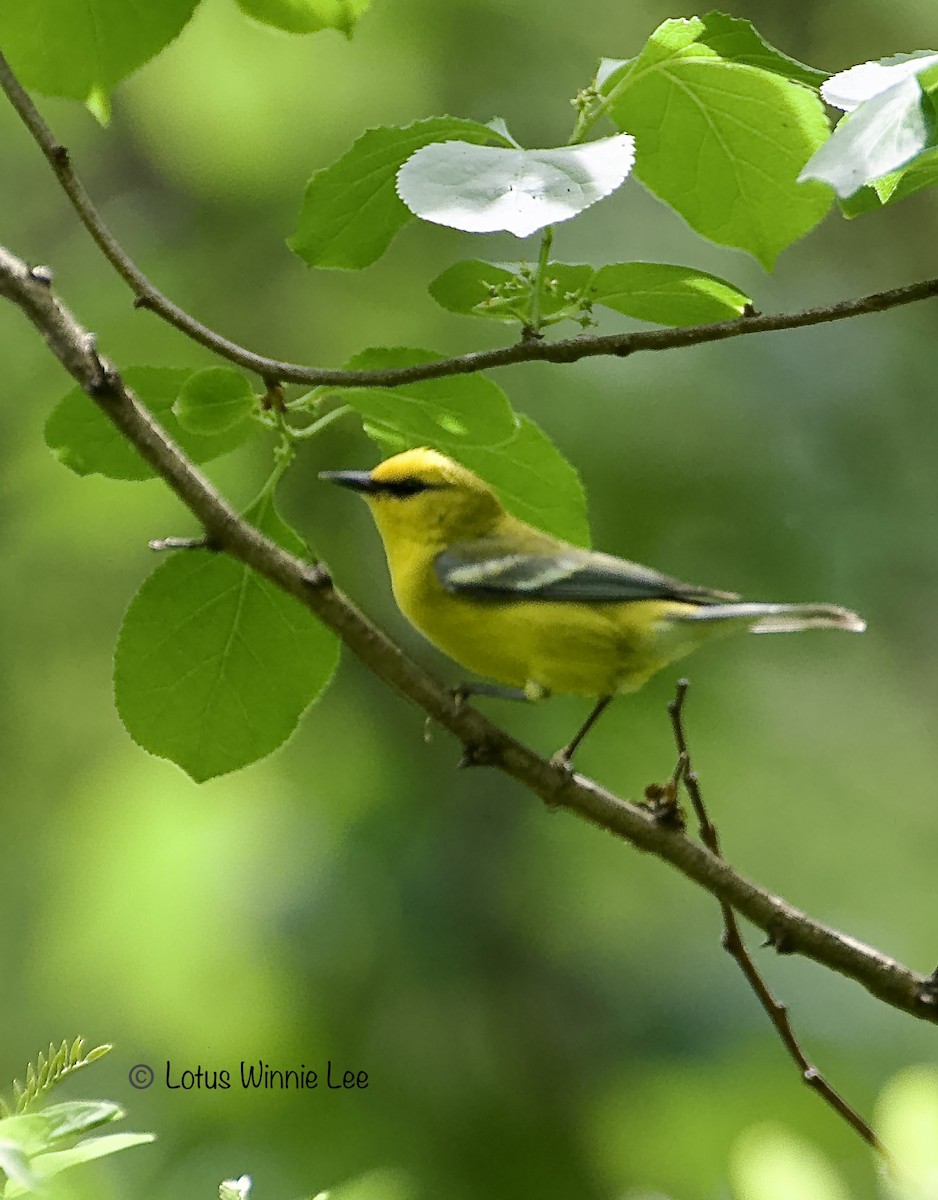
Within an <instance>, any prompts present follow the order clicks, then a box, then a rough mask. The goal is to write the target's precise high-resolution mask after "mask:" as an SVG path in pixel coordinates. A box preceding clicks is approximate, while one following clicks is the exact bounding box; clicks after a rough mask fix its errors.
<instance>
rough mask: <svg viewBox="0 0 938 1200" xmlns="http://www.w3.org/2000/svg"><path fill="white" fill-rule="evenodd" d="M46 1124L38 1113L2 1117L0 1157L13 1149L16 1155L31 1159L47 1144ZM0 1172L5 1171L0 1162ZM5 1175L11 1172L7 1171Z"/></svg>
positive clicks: (47, 1130)
mask: <svg viewBox="0 0 938 1200" xmlns="http://www.w3.org/2000/svg"><path fill="white" fill-rule="evenodd" d="M48 1132H49V1126H48V1124H47V1123H46V1122H45V1121H44V1120H43V1118H42V1116H41V1114H40V1113H25V1114H19V1115H17V1116H15V1117H4V1118H3V1120H0V1155H2V1154H3V1153H5V1152H7V1151H10V1152H12V1150H13V1149H15V1150H16V1151H17V1152H18V1153H22V1154H25V1155H26V1157H27V1158H32V1156H33V1155H34V1154H38V1153H39V1151H40V1150H42V1149H43V1148H44V1147H45V1145H46V1142H47V1138H48ZM0 1170H4V1171H5V1170H6V1167H4V1166H3V1163H2V1161H0ZM7 1174H8V1175H9V1174H11V1172H9V1171H7Z"/></svg>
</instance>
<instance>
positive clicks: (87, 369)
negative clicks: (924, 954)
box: [0, 247, 938, 1024]
mask: <svg viewBox="0 0 938 1200" xmlns="http://www.w3.org/2000/svg"><path fill="white" fill-rule="evenodd" d="M50 279H51V276H50V273H49V271H48V270H47V269H45V268H41V269H38V270H37V271H36V272H31V271H30V269H29V267H28V266H27V264H26V263H25V262H23V261H22V260H21V259H19V258H17V257H16V256H15V255H13V254H11V253H10V252H9V251H7V250H4V249H3V248H2V247H0V295H2V296H5V297H6V298H7V299H9V300H10V301H12V302H13V303H14V304H15V305H17V306H18V307H19V308H20V309H21V310H22V311H23V312H24V313H25V314H26V316H27V317H28V318H29V319H30V320H31V321H32V323H33V324H34V325H35V326H36V328H37V329H38V330H39V332H40V333H41V334H42V336H43V337H44V338H45V340H46V342H47V343H48V345H49V347H50V349H51V350H52V352H53V353H54V354H55V355H56V357H57V358H58V359H59V361H60V362H61V363H62V365H63V366H64V367H65V368H66V370H67V371H68V372H69V374H70V375H71V376H72V377H73V378H74V379H75V380H77V382H78V383H79V384H80V386H81V387H82V388H83V389H84V390H85V391H86V392H87V393H88V395H89V396H90V397H91V398H92V400H93V401H94V402H95V403H96V404H97V405H98V406H99V407H100V409H101V410H102V412H103V413H104V414H105V416H107V418H108V419H109V420H110V421H111V422H112V423H113V424H114V425H115V426H116V428H118V429H119V430H120V431H121V432H122V433H123V434H124V436H125V437H126V438H127V439H128V441H129V442H130V443H131V444H132V445H133V446H134V447H135V448H136V449H137V451H138V452H139V453H140V455H141V456H142V457H143V458H144V459H145V460H146V461H147V462H148V463H149V464H150V465H151V466H152V467H153V469H154V471H156V473H157V474H158V475H159V476H160V477H161V478H162V479H163V480H164V481H165V482H166V483H167V484H168V485H169V487H170V488H172V490H173V491H174V492H175V493H176V495H177V496H178V497H179V498H180V500H181V501H182V502H183V504H184V505H185V506H186V507H187V508H188V509H189V511H190V512H191V513H192V514H193V515H194V516H195V517H196V519H197V520H198V521H199V522H200V524H201V525H202V527H203V529H204V531H205V536H206V538H207V539H208V540H209V542H210V543H211V544H212V545H213V546H217V547H218V548H219V549H220V550H223V551H225V552H227V553H228V554H231V555H232V556H233V557H235V558H237V559H238V560H239V561H241V562H243V563H245V564H247V565H248V566H250V567H252V568H254V570H256V571H257V572H258V573H259V574H261V575H263V576H264V577H265V578H266V579H269V580H270V581H271V582H272V583H274V584H276V585H277V586H278V587H281V588H282V589H283V590H284V591H285V592H288V593H289V594H290V595H292V596H295V597H296V598H297V599H298V600H299V601H300V603H301V604H303V605H305V607H306V608H308V609H309V610H310V612H312V613H314V614H315V615H316V616H317V617H318V618H319V619H320V620H321V621H322V622H323V623H324V624H325V625H327V626H328V627H329V628H330V629H332V630H333V631H334V632H335V633H336V634H337V635H338V636H339V638H340V639H341V640H342V641H343V642H344V643H345V645H346V646H348V648H349V649H350V650H351V651H352V652H353V653H355V654H356V655H357V656H358V657H359V658H360V659H361V660H362V661H363V662H364V663H365V665H366V666H367V667H368V668H369V669H370V670H371V671H372V672H373V673H374V674H375V675H377V676H378V678H379V679H381V680H383V681H384V682H385V683H387V684H388V685H389V686H391V687H393V688H394V689H395V690H396V691H398V692H399V693H400V694H401V695H402V696H404V697H405V698H406V699H408V700H409V701H410V702H411V703H413V704H415V705H416V706H417V707H418V708H420V709H422V711H423V712H424V713H425V714H426V715H427V716H428V717H430V718H431V719H432V720H434V721H435V722H436V723H437V724H439V725H441V726H443V728H445V729H447V730H448V731H449V732H450V733H452V734H453V735H454V736H455V737H456V738H458V739H459V741H460V742H462V744H463V745H464V746H465V747H466V750H467V760H468V761H471V762H472V763H474V764H479V765H486V766H491V767H494V768H496V769H498V770H500V771H502V772H504V774H506V775H509V776H510V777H511V778H513V779H515V780H517V781H518V782H519V783H521V784H523V785H524V786H525V787H526V788H528V789H529V790H530V791H532V792H533V793H534V794H535V795H537V796H539V797H540V798H541V799H542V800H543V801H544V802H545V803H546V804H548V805H550V806H551V807H554V808H565V809H568V810H569V811H570V812H573V813H575V814H576V815H577V816H579V817H581V818H582V819H583V820H586V821H589V822H591V823H592V824H594V825H598V826H599V827H600V828H602V829H606V830H608V831H609V832H610V833H613V834H615V835H616V836H617V837H620V838H623V839H625V840H626V841H628V842H631V843H632V845H633V846H635V847H636V848H638V849H639V850H645V851H648V852H650V853H652V854H654V855H656V856H657V857H658V858H660V859H662V860H663V861H664V862H667V863H670V864H671V866H672V867H674V868H676V869H677V870H678V871H680V872H681V873H682V874H684V875H686V876H687V877H688V878H689V879H692V880H693V881H694V882H695V883H697V884H699V885H700V886H701V887H702V888H704V889H705V890H706V891H708V892H710V893H711V894H712V895H713V896H715V897H716V898H717V899H718V900H720V901H722V902H724V903H726V904H728V905H730V906H731V907H732V908H733V909H735V910H736V911H737V912H739V913H740V914H742V915H743V916H744V917H746V918H747V920H749V921H751V922H752V923H753V924H754V925H757V926H758V927H759V928H760V929H762V930H764V931H765V933H766V934H767V935H768V937H769V939H770V941H771V944H772V945H773V946H774V947H775V948H776V949H777V950H779V951H780V952H784V953H796V954H801V955H804V956H805V957H807V958H810V959H813V960H814V961H815V962H818V963H820V964H821V965H823V966H825V967H829V968H830V969H831V970H834V971H838V972H839V973H840V974H842V975H845V976H847V977H848V978H850V979H853V980H855V981H856V982H857V983H860V984H862V985H863V987H865V988H866V989H867V990H868V991H869V992H871V993H872V994H873V995H874V996H876V997H877V998H878V999H880V1000H882V1001H884V1002H885V1003H887V1004H890V1005H892V1006H893V1007H894V1008H897V1009H901V1010H902V1011H903V1012H907V1013H910V1014H912V1015H913V1016H916V1017H919V1018H920V1019H922V1020H925V1021H930V1022H933V1023H935V1024H938V978H936V977H935V976H932V977H926V976H923V975H918V974H916V973H915V972H913V971H911V970H909V968H908V967H905V966H903V965H902V964H900V963H898V962H895V961H894V960H893V959H891V958H888V957H887V956H886V955H884V954H881V953H880V952H879V951H877V950H874V949H873V948H872V947H870V946H866V945H864V944H863V943H862V942H859V941H857V940H856V939H854V938H851V937H848V936H846V935H845V934H842V933H839V932H838V931H837V930H834V929H831V928H829V927H828V926H826V925H823V924H821V923H820V922H818V921H815V920H813V919H812V918H810V917H809V916H807V915H806V914H805V913H803V912H801V911H799V910H798V909H797V908H794V907H793V906H792V905H790V904H788V903H787V901H785V900H783V899H781V898H780V897H778V896H774V895H772V894H771V893H770V892H768V891H766V890H765V889H763V888H760V887H759V886H758V885H756V884H755V883H753V882H752V881H751V880H748V879H746V878H745V877H743V876H742V875H740V874H738V873H737V872H736V871H735V870H733V868H732V867H730V866H729V865H728V864H727V863H726V862H725V861H724V860H723V859H722V858H720V857H719V855H717V854H714V853H713V851H712V850H710V849H708V848H707V847H705V846H702V845H700V844H699V843H698V842H696V841H693V840H692V839H690V838H687V837H685V836H684V834H683V833H682V832H680V831H679V830H675V829H672V828H668V827H667V825H666V824H665V823H664V822H662V821H660V820H658V819H656V817H655V814H654V813H653V812H651V811H649V809H648V808H647V807H643V806H641V805H637V804H632V803H630V802H629V801H627V800H623V799H620V798H619V797H618V796H615V795H613V794H612V793H611V792H608V791H606V790H605V789H604V788H602V787H600V786H599V785H598V784H595V783H593V782H592V781H591V780H588V779H585V778H583V777H582V776H578V775H571V774H568V773H567V772H566V771H564V770H563V769H560V768H558V767H555V766H553V765H551V763H549V762H548V761H546V760H545V759H543V758H541V757H539V756H538V755H537V754H535V753H534V752H533V751H532V750H530V749H528V748H527V747H526V746H523V745H522V744H521V743H520V742H517V741H515V740H514V739H513V738H511V737H509V736H508V734H506V733H505V732H504V731H503V730H502V729H500V728H498V726H496V725H494V724H493V723H492V722H491V721H489V720H487V719H486V718H485V717H484V716H483V715H482V714H481V713H479V712H477V711H476V710H475V709H473V708H472V707H471V706H469V705H467V704H465V703H462V704H460V703H457V702H456V701H455V700H454V698H453V696H452V694H451V693H450V692H449V691H448V690H447V689H446V688H445V687H444V686H443V685H442V684H441V683H440V682H439V681H438V680H436V679H434V678H433V677H432V676H431V675H429V674H427V672H425V671H423V670H422V669H421V668H419V667H418V666H417V665H416V664H415V663H413V662H412V661H411V660H410V659H408V658H406V657H405V656H404V655H403V654H402V653H401V651H400V650H399V649H398V648H397V647H396V646H395V645H394V644H393V643H392V642H391V641H390V640H389V639H388V638H386V637H385V636H384V634H382V633H381V632H380V631H379V630H378V629H376V628H375V627H374V626H373V625H372V624H371V623H370V622H369V621H368V620H367V619H366V618H365V617H364V616H363V615H362V614H361V613H360V612H359V611H358V609H357V608H355V606H354V605H353V604H352V603H351V602H350V601H349V600H348V599H346V597H345V596H343V595H342V594H341V592H339V591H338V590H337V589H336V588H334V587H333V586H332V582H331V580H330V578H329V575H328V573H327V571H326V570H325V569H324V568H323V567H322V566H321V565H310V564H309V563H305V562H303V561H301V560H300V559H298V558H296V557H294V556H293V555H291V554H288V553H287V552H286V551H285V550H284V549H283V548H282V547H280V546H278V545H277V544H276V543H274V542H272V541H271V540H270V539H269V538H267V537H265V536H264V535H263V534H262V533H260V532H259V531H258V530H257V529H255V528H253V526H251V525H249V524H248V523H247V522H246V521H244V520H242V518H241V517H239V516H238V514H237V513H236V512H235V510H234V509H233V508H232V507H231V506H230V505H229V504H228V502H227V501H226V500H225V499H223V497H222V496H221V495H220V494H219V493H218V492H217V491H216V489H215V488H214V487H213V486H212V484H211V483H209V481H208V480H207V479H206V478H205V476H204V475H202V473H201V472H200V471H199V470H198V469H197V468H196V467H195V466H194V465H193V464H192V463H191V462H189V460H188V459H187V458H186V457H185V455H184V454H183V453H182V451H181V450H180V449H179V447H178V446H176V445H175V443H174V442H172V441H171V440H170V438H169V437H168V436H167V435H166V433H165V432H164V431H163V430H162V429H161V428H160V426H159V425H158V424H157V423H156V422H155V421H154V420H153V418H152V417H151V416H150V414H149V413H148V412H147V411H146V409H145V408H143V406H142V405H141V404H140V403H139V401H138V400H137V398H136V397H135V396H134V394H133V393H132V392H131V391H130V389H129V388H127V387H126V385H125V384H124V383H123V381H122V380H121V378H120V376H119V374H118V373H117V371H116V370H115V368H114V367H113V366H112V365H111V364H110V363H109V362H108V361H107V360H106V359H103V358H101V357H100V356H99V354H98V352H97V350H96V347H95V339H94V338H93V337H92V336H91V335H89V334H88V333H87V332H86V331H85V330H84V329H83V328H82V327H81V326H80V325H79V324H78V322H77V321H76V320H75V318H74V317H73V316H72V315H71V313H70V312H69V311H68V310H67V309H66V308H65V307H64V305H62V304H61V303H60V302H59V301H58V300H57V299H56V298H55V296H54V295H53V292H52V289H51V286H50Z"/></svg>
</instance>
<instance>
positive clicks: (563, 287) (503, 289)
mask: <svg viewBox="0 0 938 1200" xmlns="http://www.w3.org/2000/svg"><path fill="white" fill-rule="evenodd" d="M593 275H594V268H593V267H590V266H586V265H585V264H583V263H555V262H552V263H549V264H548V266H547V273H546V276H545V280H544V286H543V287H542V289H541V305H540V315H541V322H542V323H543V324H548V325H550V324H553V323H554V322H556V321H559V320H562V319H563V318H564V317H575V316H578V315H579V314H580V313H581V312H582V311H583V295H584V292H585V291H586V288H587V286H588V285H589V282H590V280H591V279H592V278H593ZM428 290H429V292H430V295H431V296H432V297H433V299H434V300H435V301H436V302H437V304H439V305H440V307H441V308H445V309H447V310H448V311H449V312H455V313H461V314H463V315H464V316H471V317H487V318H489V319H490V320H495V321H508V322H519V321H520V322H521V323H522V324H529V323H530V320H531V300H532V296H533V292H534V271H533V269H532V268H531V267H529V266H513V265H510V264H508V263H489V262H482V261H481V259H478V258H467V259H464V260H463V261H462V262H457V263H453V265H452V266H451V267H448V268H447V269H446V270H445V271H444V272H443V273H442V274H441V275H437V277H436V279H434V280H433V282H432V283H431V284H430V285H429V289H428Z"/></svg>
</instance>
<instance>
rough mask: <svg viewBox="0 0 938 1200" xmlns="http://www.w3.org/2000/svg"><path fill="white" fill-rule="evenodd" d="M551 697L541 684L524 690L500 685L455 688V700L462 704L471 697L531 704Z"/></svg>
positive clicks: (467, 685) (490, 684)
mask: <svg viewBox="0 0 938 1200" xmlns="http://www.w3.org/2000/svg"><path fill="white" fill-rule="evenodd" d="M549 695H550V692H549V691H548V689H547V688H545V687H542V686H541V685H540V684H539V683H526V684H525V685H524V687H523V688H514V687H505V686H503V685H502V684H500V683H461V684H460V685H459V687H455V688H453V699H454V700H455V701H456V703H457V704H462V703H463V701H465V700H468V699H469V697H470V696H495V697H497V699H499V700H522V701H525V702H527V703H531V702H533V701H537V700H546V699H547V697H548V696H549Z"/></svg>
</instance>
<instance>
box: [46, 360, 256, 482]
mask: <svg viewBox="0 0 938 1200" xmlns="http://www.w3.org/2000/svg"><path fill="white" fill-rule="evenodd" d="M191 375H192V372H191V371H186V370H180V369H177V368H173V367H128V368H127V370H126V371H124V372H123V379H124V382H125V383H126V384H127V385H128V386H129V387H130V388H132V390H133V391H134V392H135V393H136V395H137V396H138V397H139V399H140V400H141V401H142V402H143V404H144V405H145V406H146V407H147V408H148V409H149V410H150V412H151V413H152V415H153V416H154V417H155V418H156V420H157V421H158V422H159V423H160V425H162V427H163V429H164V430H165V431H166V432H167V433H168V434H169V436H170V437H171V438H172V439H173V441H175V442H177V443H178V444H179V446H181V447H182V449H183V450H184V451H185V452H186V454H188V455H189V457H190V458H191V459H192V460H193V461H194V462H197V463H204V462H209V461H210V460H211V459H213V458H218V457H219V455H221V454H227V453H228V452H229V451H231V450H235V449H236V448H237V447H238V446H240V445H242V443H243V442H244V441H245V440H246V439H247V438H248V437H249V436H250V435H251V432H252V429H251V427H250V426H248V425H239V426H236V427H234V428H232V429H229V430H226V431H225V432H223V433H219V434H217V435H214V436H212V437H201V436H199V435H198V434H195V433H190V432H189V431H188V430H186V429H183V427H182V426H181V425H180V423H179V421H178V420H177V419H176V417H175V415H174V413H173V404H174V403H175V401H176V397H177V396H178V395H179V391H180V389H181V388H182V386H183V384H184V383H185V382H186V380H187V379H189V377H190V376H191ZM45 437H46V445H47V446H48V447H49V449H50V450H51V451H52V453H53V454H54V455H55V457H56V458H57V459H58V460H59V461H60V462H61V463H63V464H64V465H65V466H66V467H68V468H69V470H70V471H74V472H75V474H76V475H106V476H108V478H110V479H152V478H153V474H154V472H153V469H152V468H151V467H150V466H149V465H148V464H147V463H146V462H144V460H143V459H142V458H141V457H140V455H139V454H138V453H137V451H136V450H135V449H134V448H133V446H131V444H130V443H129V442H128V441H127V439H126V438H125V437H124V435H123V434H122V433H121V432H120V431H119V430H118V429H116V428H115V427H114V426H113V425H112V424H111V422H110V421H109V420H108V419H107V417H106V416H105V415H104V413H103V412H102V411H101V410H100V409H99V408H98V406H97V405H96V404H95V403H94V401H93V400H92V399H91V398H90V397H89V396H86V395H85V393H84V392H83V391H82V390H81V388H73V389H72V391H70V392H69V393H68V395H67V396H65V397H64V399H62V400H61V401H60V402H59V403H58V404H57V405H56V407H55V408H54V409H53V410H52V412H51V414H50V416H49V419H48V421H47V422H46V428H45Z"/></svg>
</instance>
